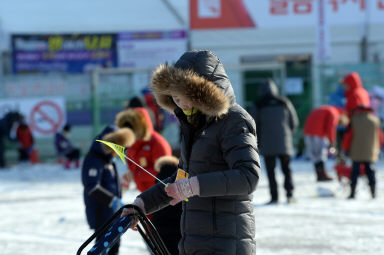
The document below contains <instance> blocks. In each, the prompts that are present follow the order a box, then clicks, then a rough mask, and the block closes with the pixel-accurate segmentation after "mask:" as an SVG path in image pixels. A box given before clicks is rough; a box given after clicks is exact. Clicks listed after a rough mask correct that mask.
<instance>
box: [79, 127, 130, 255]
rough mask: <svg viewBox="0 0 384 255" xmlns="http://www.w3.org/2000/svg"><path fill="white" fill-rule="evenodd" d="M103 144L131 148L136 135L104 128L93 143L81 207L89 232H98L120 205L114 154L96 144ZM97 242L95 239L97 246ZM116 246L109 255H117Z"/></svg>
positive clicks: (84, 170)
mask: <svg viewBox="0 0 384 255" xmlns="http://www.w3.org/2000/svg"><path fill="white" fill-rule="evenodd" d="M96 139H98V140H105V141H108V142H112V143H116V144H119V145H122V146H124V147H129V146H131V145H132V144H133V143H134V141H135V135H134V134H133V132H132V130H131V129H128V128H122V129H118V128H117V127H116V126H112V125H110V126H107V127H106V128H105V129H104V130H103V131H102V132H101V133H100V134H99V135H98V136H97V137H96V138H95V139H94V140H93V142H92V145H91V147H90V149H89V151H88V153H87V155H86V156H85V159H84V162H83V167H82V173H81V177H82V184H83V186H84V203H85V210H86V216H87V221H88V224H89V227H90V228H91V229H94V230H97V229H98V228H99V227H101V226H102V225H103V224H104V223H105V222H106V221H107V220H108V219H109V218H110V217H112V215H113V214H114V213H115V212H116V211H117V210H118V209H119V208H120V207H121V206H122V205H123V203H122V200H121V185H120V181H119V175H118V172H117V169H116V166H115V164H114V163H113V157H116V156H117V155H116V153H115V152H114V151H113V150H112V149H110V148H109V147H107V146H106V145H104V144H102V143H100V142H97V141H96ZM98 240H99V238H96V242H97V241H98ZM118 250H119V243H117V244H116V245H115V246H113V247H112V249H111V250H110V252H109V253H108V254H109V255H116V254H118Z"/></svg>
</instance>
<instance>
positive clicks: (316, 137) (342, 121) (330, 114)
mask: <svg viewBox="0 0 384 255" xmlns="http://www.w3.org/2000/svg"><path fill="white" fill-rule="evenodd" d="M343 112H344V110H343V109H342V108H340V107H335V106H330V105H323V106H320V107H318V108H316V109H314V110H312V111H311V112H310V113H309V115H308V117H307V119H306V120H305V124H304V128H303V133H304V139H305V146H306V151H307V153H308V155H309V157H310V158H311V160H312V161H313V163H314V166H315V172H316V176H317V181H318V182H321V181H330V180H332V178H331V177H329V176H328V174H327V172H326V170H325V165H324V163H325V161H326V160H327V158H328V148H329V146H332V147H333V148H335V147H336V144H335V143H336V133H337V126H338V125H340V126H346V125H347V124H348V117H347V116H346V115H343Z"/></svg>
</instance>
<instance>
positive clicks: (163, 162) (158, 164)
mask: <svg viewBox="0 0 384 255" xmlns="http://www.w3.org/2000/svg"><path fill="white" fill-rule="evenodd" d="M178 164H179V159H178V158H176V157H175V156H162V157H160V158H158V159H157V160H156V161H155V166H154V169H155V171H156V172H160V170H161V169H162V168H164V167H168V168H170V167H172V168H174V169H173V170H174V171H176V170H177V166H178Z"/></svg>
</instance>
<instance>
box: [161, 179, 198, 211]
mask: <svg viewBox="0 0 384 255" xmlns="http://www.w3.org/2000/svg"><path fill="white" fill-rule="evenodd" d="M165 192H167V195H168V196H169V197H172V198H173V200H172V201H171V202H170V205H176V204H177V203H179V202H180V201H183V200H185V199H187V198H188V197H192V196H196V195H200V186H199V180H198V179H197V177H196V176H194V177H191V178H184V179H179V180H177V181H175V182H174V183H170V184H168V186H167V187H165Z"/></svg>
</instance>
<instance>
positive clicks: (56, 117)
mask: <svg viewBox="0 0 384 255" xmlns="http://www.w3.org/2000/svg"><path fill="white" fill-rule="evenodd" d="M63 121H64V114H63V111H62V110H61V108H60V107H59V106H58V105H57V104H56V103H54V102H52V101H41V102H39V103H38V104H36V105H35V107H33V109H32V111H31V114H30V123H31V128H32V129H34V130H36V131H38V132H40V133H42V134H46V135H48V134H54V133H56V131H57V130H58V129H59V127H60V126H61V125H62V123H63Z"/></svg>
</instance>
